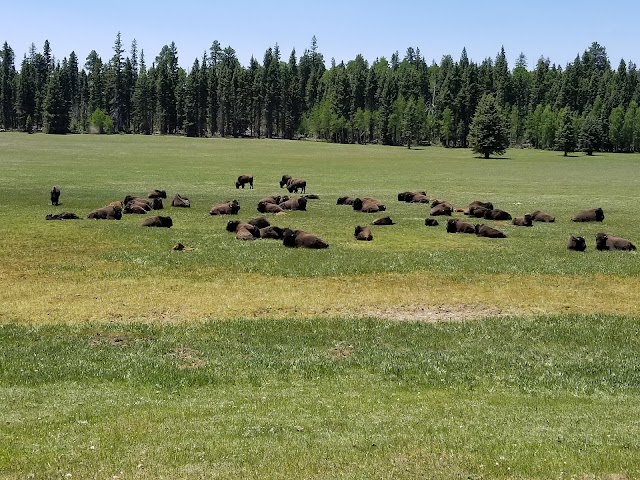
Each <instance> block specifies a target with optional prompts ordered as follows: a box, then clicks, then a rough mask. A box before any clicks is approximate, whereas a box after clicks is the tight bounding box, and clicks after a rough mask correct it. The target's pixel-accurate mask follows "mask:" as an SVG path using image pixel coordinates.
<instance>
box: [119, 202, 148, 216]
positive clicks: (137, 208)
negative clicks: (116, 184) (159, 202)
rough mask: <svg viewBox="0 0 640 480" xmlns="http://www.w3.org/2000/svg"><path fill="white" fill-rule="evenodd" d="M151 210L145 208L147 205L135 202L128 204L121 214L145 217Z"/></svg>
mask: <svg viewBox="0 0 640 480" xmlns="http://www.w3.org/2000/svg"><path fill="white" fill-rule="evenodd" d="M149 210H151V208H147V205H145V204H142V203H137V202H129V203H127V204H126V205H125V206H124V210H122V213H124V214H127V215H129V214H137V215H145V214H146V213H147V212H148V211H149Z"/></svg>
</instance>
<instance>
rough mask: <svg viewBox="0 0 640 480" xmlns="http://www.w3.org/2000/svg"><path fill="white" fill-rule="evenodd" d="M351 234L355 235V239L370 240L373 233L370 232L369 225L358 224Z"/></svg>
mask: <svg viewBox="0 0 640 480" xmlns="http://www.w3.org/2000/svg"><path fill="white" fill-rule="evenodd" d="M353 236H354V237H356V240H364V241H367V242H370V241H371V240H373V234H372V233H371V229H370V228H369V227H362V226H360V225H358V226H357V227H356V230H355V232H354V233H353Z"/></svg>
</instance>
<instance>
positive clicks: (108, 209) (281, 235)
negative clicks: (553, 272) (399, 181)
mask: <svg viewBox="0 0 640 480" xmlns="http://www.w3.org/2000/svg"><path fill="white" fill-rule="evenodd" d="M279 183H280V188H286V189H287V191H288V192H289V193H298V191H300V192H301V193H302V194H304V195H300V196H296V197H289V196H287V195H270V196H266V197H263V198H262V199H260V200H259V201H258V204H257V207H256V210H257V211H258V212H259V213H262V214H275V215H283V214H284V213H285V211H287V210H300V211H306V210H307V203H308V200H313V199H318V198H319V197H318V196H317V195H314V194H305V191H306V186H307V182H306V180H304V179H301V178H293V177H292V176H290V175H283V176H282V178H281V180H280V182H279ZM246 184H248V185H249V188H250V189H253V176H251V175H240V176H239V177H238V179H237V180H236V182H235V186H236V189H238V188H240V187H242V188H244V187H245V185H246ZM166 198H167V193H166V191H165V190H160V189H154V190H152V191H150V192H149V194H148V195H147V196H146V197H139V196H133V195H127V196H125V197H124V199H123V200H122V201H115V202H112V203H110V204H108V205H106V206H104V207H102V208H98V209H96V210H94V211H92V212H90V213H89V214H88V215H87V218H90V219H97V220H120V219H121V218H122V215H123V214H140V215H145V214H147V212H150V211H151V210H162V209H163V208H164V207H163V202H162V200H163V199H166ZM59 199H60V188H59V187H57V186H54V187H53V188H52V189H51V204H52V205H56V206H57V205H59ZM398 201H400V202H406V203H416V204H425V205H427V206H428V207H429V214H430V216H429V217H427V218H426V219H425V222H424V224H425V225H426V226H428V227H437V226H439V222H438V220H437V219H436V218H434V217H439V216H444V217H453V214H454V212H455V213H462V214H463V215H464V216H465V217H467V218H468V219H484V220H491V221H498V222H504V221H508V220H511V224H512V225H514V226H518V227H532V226H533V225H534V222H545V223H552V222H555V220H556V218H555V217H554V216H553V215H550V214H549V213H546V212H543V211H541V210H535V211H532V212H531V213H525V214H523V215H522V216H518V217H513V216H512V215H511V214H510V213H509V212H507V211H505V210H502V209H499V208H495V207H494V205H493V203H492V202H484V201H479V200H476V201H473V202H471V203H470V204H469V205H468V206H467V207H466V208H454V206H453V205H452V204H451V203H450V202H448V201H445V200H440V199H433V198H429V196H428V195H427V193H426V192H425V191H415V192H410V191H406V192H401V193H399V194H398ZM336 204H337V205H346V206H351V207H352V208H353V210H355V211H358V212H362V213H378V212H384V211H386V210H387V207H386V205H385V204H384V203H382V202H381V201H379V200H377V199H375V198H373V197H348V196H343V197H339V198H338V199H337V201H336ZM171 206H172V207H175V208H190V207H191V202H190V201H189V198H188V197H186V196H184V195H181V194H179V193H177V194H176V195H175V197H174V198H173V200H172V202H171ZM239 211H240V204H239V202H238V201H237V200H226V201H223V202H218V203H216V204H214V205H213V206H212V207H211V208H210V210H209V214H210V215H214V216H217V215H237V214H238V212H239ZM79 218H80V217H79V216H78V215H76V214H74V213H71V212H62V213H58V214H48V215H47V216H46V217H45V219H46V220H76V219H79ZM603 220H604V212H603V210H602V208H592V209H589V210H583V211H580V212H577V213H576V214H575V215H574V216H573V217H572V218H571V221H573V222H602V221H603ZM395 224H396V222H394V221H393V220H392V219H391V217H389V216H385V217H380V218H378V219H375V220H374V221H373V222H371V225H374V226H383V225H395ZM142 225H143V226H145V227H161V228H171V227H172V226H173V220H172V218H171V217H169V216H152V217H148V218H146V219H145V220H144V222H143V224H142ZM226 230H227V231H228V232H231V233H235V237H236V239H238V240H255V239H259V238H263V239H273V240H281V241H282V244H283V245H284V246H285V247H301V248H313V249H322V248H327V247H329V244H328V243H327V242H325V241H324V240H322V239H321V238H319V237H317V236H315V235H313V234H312V233H309V232H305V231H303V230H296V229H292V228H287V227H278V226H274V225H271V223H270V222H269V221H268V220H267V219H266V218H265V217H264V216H262V217H258V218H254V219H253V220H249V221H247V222H243V221H238V220H230V221H229V222H227V225H226ZM445 230H446V232H447V233H462V234H465V233H466V234H472V235H476V236H478V237H487V238H506V234H505V233H504V232H502V231H500V230H499V229H497V228H494V227H493V226H489V225H485V224H483V223H473V222H472V221H469V220H467V219H465V218H460V217H457V218H449V219H448V220H447V222H446V226H445ZM354 238H355V239H356V240H359V241H372V240H373V233H372V231H371V228H370V227H368V226H366V225H357V226H356V227H355V230H354ZM595 247H596V249H597V250H627V251H630V250H636V247H635V245H634V244H633V243H631V242H630V241H629V240H626V239H624V238H620V237H617V236H614V235H610V234H608V233H602V232H600V233H597V234H596V237H595ZM566 248H567V249H568V250H573V251H579V252H584V251H585V250H586V249H587V243H586V240H585V239H584V237H581V236H575V235H571V236H570V237H569V240H568V242H567V246H566Z"/></svg>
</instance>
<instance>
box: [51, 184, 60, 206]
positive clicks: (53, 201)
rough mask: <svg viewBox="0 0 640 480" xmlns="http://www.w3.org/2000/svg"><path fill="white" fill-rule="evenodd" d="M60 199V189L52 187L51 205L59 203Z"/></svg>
mask: <svg viewBox="0 0 640 480" xmlns="http://www.w3.org/2000/svg"><path fill="white" fill-rule="evenodd" d="M58 200H60V189H59V188H58V187H56V186H53V187H52V188H51V205H59V203H58Z"/></svg>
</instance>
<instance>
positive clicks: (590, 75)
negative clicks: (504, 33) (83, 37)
mask: <svg viewBox="0 0 640 480" xmlns="http://www.w3.org/2000/svg"><path fill="white" fill-rule="evenodd" d="M125 52H126V49H125V47H124V46H123V44H122V41H121V36H120V33H118V34H117V36H116V39H115V42H114V45H113V56H112V57H111V58H108V59H102V58H100V56H99V55H98V54H97V53H96V52H95V50H94V51H91V53H90V54H89V55H88V56H87V58H86V59H84V60H82V59H79V58H78V57H77V56H76V54H75V53H74V52H71V53H69V54H68V56H65V57H63V58H62V59H60V58H58V57H55V56H54V54H53V50H52V47H51V46H50V45H49V42H48V41H47V42H45V44H44V46H43V48H42V51H41V52H40V51H38V49H37V47H36V46H35V45H33V44H32V46H31V48H30V50H29V52H28V54H26V55H24V58H22V59H16V58H15V54H14V51H13V50H12V48H11V47H10V46H9V45H8V43H7V42H4V45H3V46H2V50H1V51H0V57H1V58H0V127H2V128H3V129H4V130H18V131H25V132H34V131H43V132H45V133H55V134H64V133H87V132H94V133H132V134H145V135H150V134H180V135H186V136H189V137H214V136H217V137H228V136H232V137H245V136H246V137H266V138H285V139H296V138H317V139H322V140H326V141H330V142H338V143H379V144H385V145H409V146H410V145H411V144H440V145H442V146H446V147H468V146H469V139H470V127H471V124H472V119H473V117H474V114H475V112H476V108H477V107H478V105H479V104H480V102H481V99H482V98H483V96H485V95H488V94H491V95H492V96H493V97H494V98H495V101H496V103H497V104H498V108H499V114H500V115H501V118H502V120H503V122H504V125H505V126H506V130H507V133H508V142H509V144H510V145H511V146H525V147H530V148H540V149H558V150H565V152H566V151H567V150H569V151H572V150H574V149H580V150H583V151H585V152H587V153H589V154H590V153H592V152H593V151H609V152H638V151H640V108H638V103H639V102H640V73H639V72H638V70H637V67H636V65H635V64H634V63H633V62H632V61H630V60H629V61H625V60H620V62H619V64H618V65H617V66H613V65H612V64H611V61H610V59H609V58H608V56H607V53H606V48H605V47H604V46H601V45H599V44H598V43H596V42H594V43H592V44H591V45H590V46H588V48H586V49H585V50H584V52H583V53H582V54H581V55H577V56H576V58H575V60H574V61H573V62H571V63H568V64H566V65H557V64H555V63H552V62H551V61H550V60H549V59H548V58H545V57H541V58H539V59H537V60H534V61H532V62H529V60H528V59H527V58H526V57H525V56H524V55H523V54H520V55H519V56H518V57H517V58H516V60H515V63H514V64H513V65H510V64H509V62H508V61H507V55H506V53H505V51H504V48H502V49H501V50H500V51H499V52H498V53H497V55H495V57H492V56H488V57H486V58H485V59H484V60H482V61H481V62H479V63H476V62H475V61H473V60H472V59H469V58H468V56H467V53H466V50H464V49H463V51H462V52H461V54H460V56H459V58H458V59H455V58H454V57H453V56H451V55H445V56H444V57H442V59H441V60H440V63H435V62H432V63H431V64H428V63H427V62H426V61H425V58H424V56H423V55H422V53H421V52H420V50H419V49H418V48H412V47H409V48H407V50H406V52H405V53H404V55H401V54H399V53H398V52H396V53H394V54H393V55H391V57H390V58H385V57H382V56H381V57H378V58H376V59H375V60H374V61H373V62H371V63H369V61H367V60H365V59H364V58H363V57H362V56H361V55H358V56H356V58H354V59H353V60H349V61H346V62H344V61H342V62H340V63H337V62H336V61H335V60H331V61H329V62H326V61H325V58H324V57H323V55H322V53H321V52H320V50H319V47H318V44H317V41H316V38H315V37H313V38H312V40H311V43H310V46H309V47H308V48H307V49H305V50H304V52H303V54H302V55H301V56H299V57H298V56H297V54H296V51H295V50H293V51H292V52H291V53H290V55H289V56H288V58H287V57H286V56H284V57H283V54H282V52H281V51H280V49H279V47H278V45H277V44H276V45H275V46H274V47H269V48H267V49H266V51H265V53H264V56H263V58H262V59H261V61H260V60H259V59H256V58H254V57H252V58H251V60H250V61H249V64H248V65H246V66H243V65H241V64H240V62H239V60H238V58H237V56H236V52H235V51H234V49H233V48H232V47H226V48H222V46H221V45H220V43H219V42H217V41H214V42H213V43H212V45H211V47H210V48H208V49H206V50H204V51H203V56H202V58H197V59H195V60H194V61H193V64H192V65H191V67H190V68H188V69H185V68H182V67H181V66H179V64H178V49H177V47H176V44H175V43H173V42H172V43H171V44H169V45H165V46H164V47H163V48H162V49H161V51H160V52H159V53H158V54H157V56H155V57H153V58H149V57H148V56H146V55H145V52H144V50H142V49H139V48H138V46H137V43H136V41H135V40H134V41H133V42H132V44H131V46H130V48H129V52H128V54H126V53H125ZM17 62H19V64H18V63H17Z"/></svg>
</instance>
